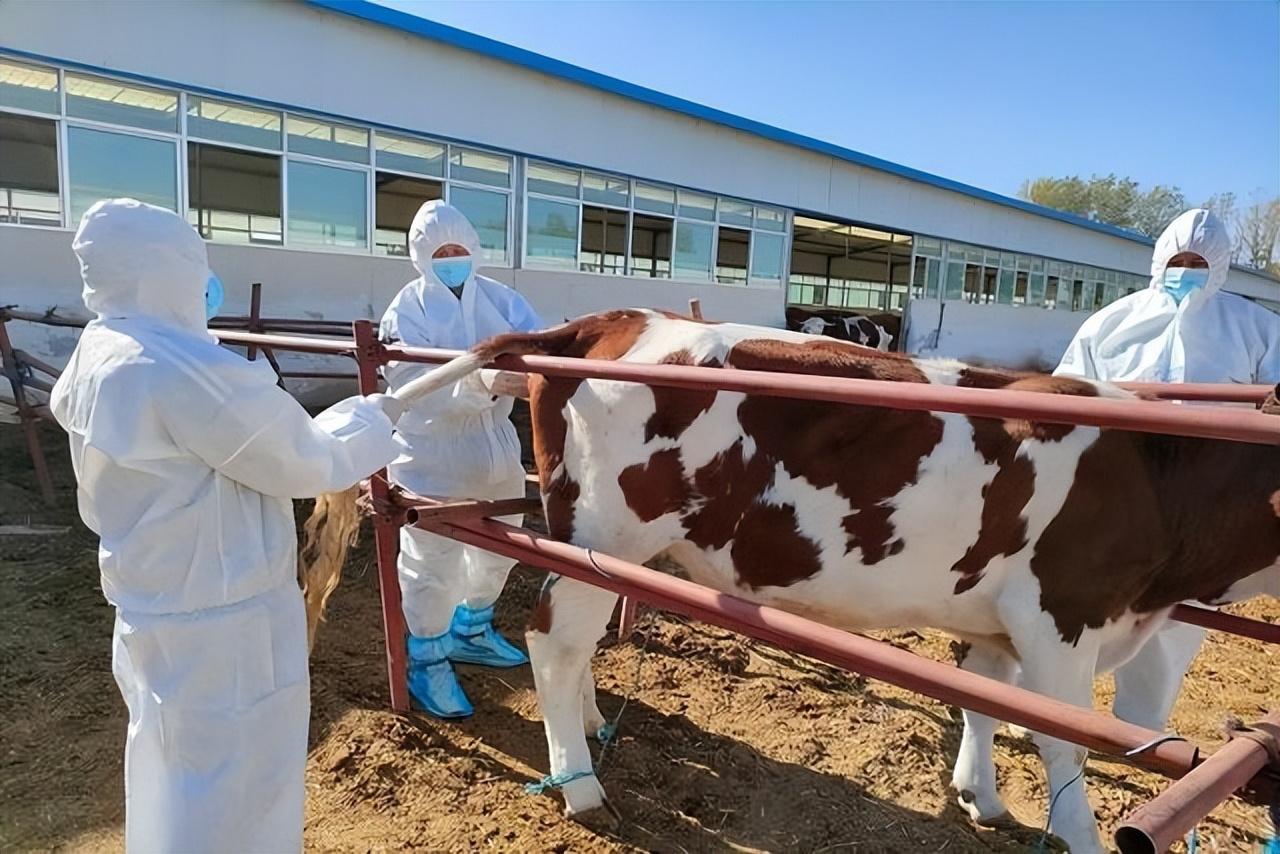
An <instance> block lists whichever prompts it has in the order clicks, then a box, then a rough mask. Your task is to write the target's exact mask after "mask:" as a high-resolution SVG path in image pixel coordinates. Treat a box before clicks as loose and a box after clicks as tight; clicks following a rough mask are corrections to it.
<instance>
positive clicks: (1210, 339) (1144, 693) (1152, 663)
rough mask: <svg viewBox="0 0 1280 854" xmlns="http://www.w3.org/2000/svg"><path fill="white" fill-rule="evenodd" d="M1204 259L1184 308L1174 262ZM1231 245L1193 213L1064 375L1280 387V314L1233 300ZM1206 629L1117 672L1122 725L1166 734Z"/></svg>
mask: <svg viewBox="0 0 1280 854" xmlns="http://www.w3.org/2000/svg"><path fill="white" fill-rule="evenodd" d="M1181 252H1194V253H1196V254H1197V255H1199V256H1200V257H1202V258H1204V260H1205V261H1206V262H1208V265H1209V278H1208V282H1207V283H1206V284H1205V286H1204V288H1202V289H1200V290H1196V291H1193V292H1191V293H1190V294H1188V295H1187V296H1186V297H1184V298H1183V300H1182V302H1181V303H1178V302H1175V301H1174V299H1173V297H1171V296H1170V295H1169V294H1168V293H1167V292H1166V291H1165V289H1164V285H1163V278H1164V272H1165V268H1166V267H1167V266H1168V263H1169V260H1170V259H1171V258H1173V257H1174V256H1175V255H1177V254H1179V253H1181ZM1230 266H1231V241H1230V237H1229V235H1228V234H1227V231H1226V228H1225V227H1224V226H1223V224H1222V222H1221V221H1220V220H1219V219H1218V218H1217V217H1216V216H1214V215H1213V214H1212V213H1210V212H1209V211H1206V210H1198V209H1197V210H1189V211H1187V212H1186V213H1184V214H1182V215H1181V216H1179V217H1178V218H1177V219H1175V220H1174V221H1173V222H1172V223H1171V224H1170V225H1169V227H1168V228H1166V229H1165V230H1164V233H1163V234H1161V235H1160V239H1159V240H1157V241H1156V246H1155V252H1154V254H1153V255H1152V257H1151V284H1150V285H1149V286H1148V288H1147V289H1146V290H1144V291H1139V292H1138V293H1135V294H1130V295H1129V296H1126V297H1124V298H1122V299H1119V300H1117V301H1116V302H1114V303H1112V304H1111V305H1109V306H1107V307H1105V308H1103V309H1102V310H1101V311H1099V312H1097V313H1096V314H1094V315H1093V316H1091V317H1090V318H1089V319H1088V320H1086V321H1085V322H1084V324H1083V325H1082V326H1081V327H1080V331H1078V332H1077V333H1076V336H1075V338H1074V339H1073V340H1072V342H1071V345H1070V346H1069V347H1068V348H1067V352H1066V355H1065V356H1063V357H1062V362H1061V364H1059V365H1058V369H1057V370H1056V371H1055V372H1054V373H1056V374H1065V375H1069V376H1078V377H1085V378H1088V379H1096V380H1104V381H1107V382H1126V381H1127V382H1198V383H1267V384H1275V383H1276V382H1280V315H1276V314H1273V313H1271V312H1269V311H1267V310H1266V309H1264V308H1262V307H1261V306H1259V305H1256V304H1254V303H1252V302H1250V301H1249V300H1247V299H1245V298H1244V297H1241V296H1237V295H1236V294H1231V293H1224V292H1223V291H1222V286H1223V284H1225V283H1226V281H1227V272H1228V270H1229V269H1230ZM1203 640H1204V630H1203V629H1201V628H1198V627H1196V626H1192V625H1188V624H1185V623H1177V622H1170V623H1169V624H1168V625H1166V626H1165V627H1164V628H1162V629H1161V630H1159V631H1158V632H1157V633H1156V634H1155V635H1153V636H1152V637H1151V639H1150V640H1149V641H1147V643H1146V644H1145V645H1144V646H1143V647H1142V649H1141V650H1139V651H1138V653H1137V654H1136V655H1135V656H1134V657H1133V658H1132V659H1131V660H1130V661H1129V662H1128V663H1127V664H1124V665H1122V666H1121V667H1119V668H1118V669H1117V670H1116V699H1115V713H1116V715H1117V716H1118V717H1120V718H1122V719H1124V720H1127V721H1130V722H1131V723H1136V724H1139V725H1142V726H1146V727H1148V728H1150V729H1155V730H1162V729H1164V727H1165V725H1166V723H1167V721H1168V719H1169V714H1170V712H1172V711H1173V704H1174V702H1175V701H1176V700H1177V698H1178V691H1179V689H1180V688H1181V687H1182V678H1183V676H1184V674H1185V673H1186V671H1187V668H1188V667H1190V666H1191V661H1192V659H1194V658H1195V656H1196V653H1197V652H1198V651H1199V649H1200V644H1201V642H1202V641H1203Z"/></svg>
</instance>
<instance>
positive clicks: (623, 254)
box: [578, 188, 627, 276]
mask: <svg viewBox="0 0 1280 854" xmlns="http://www.w3.org/2000/svg"><path fill="white" fill-rule="evenodd" d="M584 189H585V188H584ZM626 262H627V212H626V211H616V210H610V209H608V208H601V207H596V206H594V205H583V206H582V249H581V250H580V251H579V253H578V269H579V270H581V271H582V272H584V273H606V274H609V275H614V276H620V275H622V274H623V273H625V272H626V271H627V266H626Z"/></svg>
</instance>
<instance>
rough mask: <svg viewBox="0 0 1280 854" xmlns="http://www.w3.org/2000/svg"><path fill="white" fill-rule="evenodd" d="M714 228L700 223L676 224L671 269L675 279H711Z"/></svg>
mask: <svg viewBox="0 0 1280 854" xmlns="http://www.w3.org/2000/svg"><path fill="white" fill-rule="evenodd" d="M714 237H715V227H714V226H712V225H708V224H705V223H701V222H690V221H689V220H679V221H677V222H676V252H675V258H674V259H673V269H674V270H675V275H676V277H677V278H690V279H710V278H711V243H712V240H713V239H714Z"/></svg>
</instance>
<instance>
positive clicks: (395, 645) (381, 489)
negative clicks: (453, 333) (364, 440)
mask: <svg viewBox="0 0 1280 854" xmlns="http://www.w3.org/2000/svg"><path fill="white" fill-rule="evenodd" d="M353 331H354V333H355V344H356V364H357V366H358V367H359V372H360V393H361V394H375V393H376V392H377V391H378V368H379V367H380V366H381V365H382V364H383V363H384V361H385V360H384V359H383V357H382V345H380V344H379V343H378V339H377V336H375V335H374V331H373V324H372V323H371V322H369V321H367V320H366V321H357V322H356V324H355V328H354V330H353ZM369 492H370V494H371V497H372V498H373V500H374V502H375V503H379V502H381V503H385V502H386V501H387V499H388V489H387V470H386V469H383V470H382V471H380V472H378V473H377V474H375V475H374V476H372V477H371V478H369ZM373 537H374V544H375V546H376V549H377V554H378V591H379V595H380V596H381V598H382V631H383V641H384V643H385V644H386V655H387V680H388V682H389V683H390V684H389V686H388V687H389V689H390V692H391V708H392V709H393V710H395V711H397V712H407V711H409V680H408V673H407V663H406V661H405V658H406V651H405V637H406V631H405V623H404V611H403V610H401V607H400V578H399V576H398V574H397V570H396V560H397V558H398V557H399V554H400V525H399V524H398V523H397V522H396V521H395V520H394V519H392V518H390V517H387V516H381V515H379V516H376V517H375V518H374V520H373Z"/></svg>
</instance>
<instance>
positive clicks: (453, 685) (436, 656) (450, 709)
mask: <svg viewBox="0 0 1280 854" xmlns="http://www.w3.org/2000/svg"><path fill="white" fill-rule="evenodd" d="M452 645H453V644H452V638H451V637H450V635H449V633H448V632H446V633H444V634H442V635H438V636H436V637H433V638H423V637H417V636H415V635H410V636H409V696H410V697H412V698H413V700H414V701H415V702H416V703H417V705H418V706H419V707H420V708H422V709H423V710H424V711H426V712H427V713H428V714H430V715H434V716H435V717H437V718H465V717H470V715H471V713H472V712H473V711H474V709H472V708H471V702H470V701H469V700H468V699H467V695H466V694H464V693H463V692H462V686H461V685H459V684H458V677H457V676H456V675H455V674H454V672H453V665H452V664H450V663H449V648H450V647H451V646H452Z"/></svg>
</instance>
